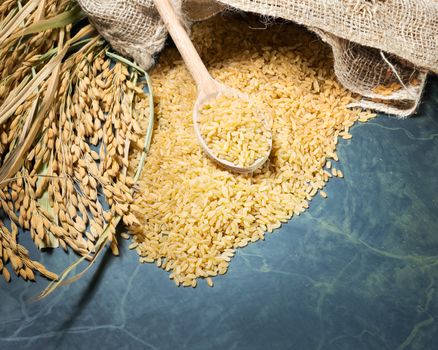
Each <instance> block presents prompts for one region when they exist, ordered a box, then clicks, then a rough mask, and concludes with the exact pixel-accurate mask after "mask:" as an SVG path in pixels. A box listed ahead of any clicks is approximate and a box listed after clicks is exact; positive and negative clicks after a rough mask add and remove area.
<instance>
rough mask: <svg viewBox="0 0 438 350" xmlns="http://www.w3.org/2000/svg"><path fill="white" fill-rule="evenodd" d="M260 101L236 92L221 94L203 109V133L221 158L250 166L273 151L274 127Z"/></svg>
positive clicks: (201, 109)
mask: <svg viewBox="0 0 438 350" xmlns="http://www.w3.org/2000/svg"><path fill="white" fill-rule="evenodd" d="M261 107H262V106H259V104H258V103H257V102H256V101H254V100H252V99H250V98H243V97H238V96H235V95H232V94H220V95H219V96H218V97H216V98H214V99H210V100H208V101H206V102H205V103H204V104H203V105H201V108H200V110H199V126H200V131H201V135H202V137H203V138H204V140H205V142H206V144H207V146H208V148H209V149H210V150H211V151H212V152H213V153H214V155H215V156H217V157H218V158H220V159H224V160H228V161H229V162H231V163H233V164H235V165H238V166H241V167H248V166H250V165H252V164H254V163H255V162H256V161H257V160H258V159H260V158H263V157H265V156H266V153H267V152H268V151H269V148H270V145H269V140H270V138H271V135H270V130H269V129H268V127H267V124H268V123H267V122H266V121H265V118H267V119H269V115H264V114H267V113H266V109H265V111H263V112H264V114H263V112H261V111H260V108H261Z"/></svg>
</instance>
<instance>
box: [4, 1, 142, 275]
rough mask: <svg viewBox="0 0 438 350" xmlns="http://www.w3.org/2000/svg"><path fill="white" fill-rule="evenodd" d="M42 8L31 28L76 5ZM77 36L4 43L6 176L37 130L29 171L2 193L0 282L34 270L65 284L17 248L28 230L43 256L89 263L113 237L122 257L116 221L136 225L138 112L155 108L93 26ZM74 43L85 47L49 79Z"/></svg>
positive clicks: (67, 32) (64, 33)
mask: <svg viewBox="0 0 438 350" xmlns="http://www.w3.org/2000/svg"><path fill="white" fill-rule="evenodd" d="M33 3H35V2H33ZM27 4H30V2H23V4H22V5H23V6H27ZM39 4H40V5H38V6H37V7H36V8H35V9H34V11H33V12H32V13H31V14H30V15H29V16H28V18H26V19H25V20H24V22H23V25H31V24H32V23H36V22H38V20H40V19H42V18H51V17H53V16H56V15H60V14H62V13H65V11H67V10H70V8H71V7H72V6H73V5H74V4H73V3H72V2H71V1H69V0H47V1H43V2H41V3H39ZM16 6H17V2H16V1H15V2H14V4H12V2H6V3H3V4H2V5H0V16H2V17H1V18H8V20H9V19H10V18H13V17H11V15H9V14H7V12H8V11H9V12H10V11H13V13H12V12H10V13H12V15H14V14H20V11H22V10H20V9H18V8H15V7H16ZM5 14H6V15H5ZM8 16H9V17H8ZM21 29H22V27H17V29H16V31H19V30H21ZM12 34H14V33H12ZM71 35H72V33H71V25H66V26H64V27H61V28H57V29H51V30H45V31H43V32H40V33H35V34H32V35H27V36H25V37H24V38H21V37H19V36H17V37H16V38H15V39H14V37H13V36H9V37H8V40H7V41H5V42H1V43H0V109H1V110H2V111H3V110H8V109H9V110H12V109H13V110H12V112H13V113H11V114H10V116H9V119H10V120H6V121H5V122H4V123H2V124H1V125H0V166H1V169H0V170H1V171H0V173H2V171H4V170H5V169H6V171H7V168H8V167H7V165H8V163H7V162H9V161H11V159H13V158H12V156H11V154H13V153H14V152H15V151H16V150H20V148H21V146H20V145H21V142H23V140H25V141H26V142H27V137H28V134H29V130H32V129H33V128H34V127H35V130H37V131H36V134H35V135H36V137H35V138H34V139H32V138H31V139H29V141H30V143H29V146H30V147H29V152H26V153H25V154H24V155H23V157H15V159H18V160H19V161H20V162H21V163H18V164H19V166H18V171H17V172H16V174H12V175H11V177H10V178H7V179H5V180H4V181H2V182H1V185H0V205H1V211H2V220H3V217H5V220H4V221H0V262H1V264H0V273H1V274H3V276H4V278H5V279H6V280H7V281H9V279H10V273H9V270H8V266H7V264H9V263H10V267H12V270H13V271H15V273H16V274H17V276H21V277H22V278H24V279H29V280H33V279H34V278H35V274H34V271H38V272H39V273H40V274H42V275H43V276H45V277H48V278H49V279H55V278H56V277H57V276H56V274H54V273H52V272H50V271H47V270H46V269H45V267H44V266H42V265H41V264H39V263H38V262H35V261H32V260H31V259H30V257H29V255H28V253H27V250H26V249H25V248H24V247H22V246H21V245H19V244H18V243H17V242H18V232H19V230H18V227H21V228H22V229H23V230H26V231H29V233H30V236H31V238H32V239H33V241H34V243H35V245H36V247H37V248H40V249H41V248H45V247H53V248H56V247H58V246H61V247H62V248H63V249H65V250H67V249H68V248H71V249H72V250H73V251H75V252H76V253H78V254H80V255H82V256H87V257H90V256H93V254H94V253H95V252H96V251H95V250H96V244H97V242H98V241H99V239H100V237H102V236H103V235H104V234H105V237H107V241H108V242H109V243H110V247H111V249H112V251H113V252H114V253H115V254H117V253H118V248H117V239H116V236H115V223H114V220H113V219H114V217H116V216H118V217H122V218H123V220H124V222H125V224H128V225H129V224H132V223H137V219H136V217H135V216H134V215H133V214H132V213H131V210H130V205H131V203H132V201H133V198H132V195H131V190H132V188H133V185H134V180H133V178H132V176H130V174H128V166H129V164H128V155H129V153H130V151H131V150H132V149H133V148H134V147H135V148H137V149H139V147H140V146H139V145H138V144H139V141H140V138H139V135H140V132H142V133H144V131H142V128H141V126H140V123H139V121H138V115H139V114H138V113H137V112H136V111H137V110H139V108H141V106H142V105H143V104H144V103H143V102H141V101H142V100H146V101H147V99H145V96H144V94H143V91H142V87H143V83H138V82H137V73H136V71H135V70H129V68H128V65H127V64H124V63H121V62H117V63H115V64H111V59H110V58H108V57H106V55H105V52H106V51H107V50H108V47H107V46H106V44H105V43H104V41H102V40H101V38H100V37H99V36H93V35H96V34H95V33H94V31H93V29H92V27H90V26H86V27H84V28H83V29H81V30H80V31H79V32H78V33H77V34H75V36H74V37H73V38H71ZM70 39H75V40H76V41H75V42H76V43H77V42H81V43H82V44H81V45H76V46H75V50H71V52H70V54H69V55H68V56H66V57H64V59H62V60H58V62H59V63H58V64H57V65H54V66H53V70H48V67H52V66H51V64H52V62H53V59H56V57H57V55H58V54H59V52H62V51H63V50H60V47H66V48H68V45H70V44H71V42H70ZM11 52H12V54H11ZM17 55H18V56H17ZM44 71H48V72H49V74H48V75H47V76H46V78H44V79H40V83H39V84H36V85H35V86H31V87H29V84H31V83H32V81H33V79H36V78H38V77H39V74H41V72H44ZM52 71H53V74H52ZM54 77H55V78H57V79H53V78H54ZM17 91H20V94H21V95H25V94H27V98H25V99H23V101H22V102H21V103H19V102H16V106H13V107H11V108H9V105H11V106H12V105H13V103H11V101H13V99H15V98H17V97H16V96H17V95H18V96H20V94H18V93H17ZM51 95H52V96H51ZM50 96H51V98H49V97H50ZM136 104H139V106H140V107H136V106H135V105H136ZM0 114H1V113H0ZM147 114H148V113H144V114H143V115H142V116H141V117H142V120H147V117H145V115H147ZM1 117H4V114H2V115H1ZM2 174H3V173H2ZM104 201H106V202H107V203H108V205H109V208H108V209H107V208H105V207H104V205H103V203H104Z"/></svg>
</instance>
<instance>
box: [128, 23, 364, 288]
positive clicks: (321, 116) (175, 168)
mask: <svg viewBox="0 0 438 350" xmlns="http://www.w3.org/2000/svg"><path fill="white" fill-rule="evenodd" d="M193 40H194V42H195V44H196V45H197V47H198V50H199V51H200V53H201V55H202V57H203V59H204V61H205V62H206V63H207V66H208V69H209V71H210V72H211V73H212V75H213V76H214V77H215V78H216V79H218V80H219V81H221V82H223V83H224V84H226V85H229V86H231V87H233V88H235V89H237V90H240V91H243V92H245V93H247V94H251V95H253V96H255V97H256V98H257V99H258V100H259V101H260V102H262V103H263V104H264V105H265V106H267V108H272V110H273V111H274V115H273V122H272V141H273V147H272V153H271V156H270V158H269V160H268V161H267V163H265V165H264V166H263V167H262V168H261V169H259V170H258V171H257V172H256V173H254V174H253V175H242V174H234V173H230V172H228V171H226V170H224V169H222V168H220V167H219V166H217V165H216V164H215V163H214V162H212V161H211V160H209V159H208V158H207V157H205V155H204V154H203V152H202V150H201V149H200V147H199V145H198V143H197V140H196V137H195V133H194V130H193V124H192V118H191V115H192V109H193V104H194V101H195V98H196V89H195V86H194V84H193V81H192V78H191V77H190V75H189V73H188V71H187V70H186V68H185V66H184V64H183V62H182V61H181V59H180V57H179V55H178V54H177V52H176V50H175V49H174V48H167V49H166V50H165V51H164V52H163V53H162V55H161V57H160V61H159V64H158V66H157V67H156V68H155V69H154V71H153V72H152V79H153V84H154V91H155V112H156V117H157V121H158V123H157V127H156V130H155V133H154V137H153V143H152V147H151V149H150V152H149V155H148V158H147V161H146V165H145V171H143V174H142V177H141V181H140V185H139V188H140V191H139V193H138V195H137V197H136V198H135V202H136V204H137V206H138V207H140V209H139V212H138V213H137V216H138V219H139V221H140V223H141V224H140V225H138V226H135V227H133V229H132V233H133V237H134V240H135V242H137V243H138V246H137V247H136V250H137V252H138V253H139V255H140V256H141V260H142V261H148V262H154V261H155V262H157V261H158V262H159V263H158V265H159V266H160V267H161V268H163V269H165V270H166V271H169V272H170V278H171V279H173V280H174V281H175V283H176V284H177V285H180V284H182V285H184V286H193V285H196V283H195V282H194V281H196V280H197V279H198V278H200V277H201V278H207V281H208V284H209V285H212V281H211V280H210V279H208V278H209V277H212V276H216V275H218V274H224V273H225V272H226V271H227V268H228V265H229V262H230V260H231V259H232V257H233V256H234V254H235V250H236V249H237V248H241V247H244V246H246V245H247V244H248V243H250V242H255V241H257V240H259V239H263V238H264V234H265V232H272V231H273V230H274V229H276V228H278V227H280V226H281V224H282V223H284V222H287V221H288V220H289V219H290V218H291V217H292V216H294V215H300V213H302V212H303V211H304V210H306V209H307V208H308V207H309V201H310V200H311V199H312V197H313V196H315V195H316V194H317V193H318V192H320V193H321V195H323V196H324V195H325V192H323V191H321V190H322V189H323V188H324V186H325V185H326V183H327V181H328V180H329V178H330V173H329V172H327V171H326V170H325V169H324V168H325V164H326V162H327V160H328V159H332V160H334V161H337V160H338V157H337V155H336V144H337V139H338V136H339V134H340V133H341V132H343V131H345V130H348V128H350V127H351V126H352V125H353V124H354V123H355V122H356V121H357V120H358V119H360V120H362V121H366V120H368V119H369V118H371V117H372V114H370V113H368V112H361V111H359V110H349V109H348V108H347V105H348V104H349V103H350V102H352V101H353V97H352V96H351V94H350V93H349V92H348V91H347V90H345V89H344V88H343V87H341V86H340V84H339V83H338V82H337V81H336V79H335V75H334V73H333V69H332V60H331V58H330V57H331V53H330V50H329V49H328V48H327V47H326V46H324V45H323V44H322V43H321V41H319V40H317V38H316V37H315V36H313V35H312V34H310V33H308V32H306V31H305V30H304V29H302V28H299V27H296V26H294V25H291V24H282V25H272V26H270V27H269V28H268V29H266V30H252V29H251V28H250V25H249V24H248V23H245V22H243V21H242V20H235V19H229V18H228V19H226V18H223V17H217V18H214V19H210V20H208V21H205V22H202V23H200V24H198V25H196V26H195V27H194V28H193ZM328 164H330V163H328ZM328 167H330V165H329V166H328ZM297 234H299V233H297Z"/></svg>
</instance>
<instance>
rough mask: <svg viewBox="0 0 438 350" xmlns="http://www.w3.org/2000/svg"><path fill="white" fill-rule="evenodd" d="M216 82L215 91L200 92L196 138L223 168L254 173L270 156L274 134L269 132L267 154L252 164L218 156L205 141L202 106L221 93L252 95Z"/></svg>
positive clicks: (197, 104)
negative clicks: (202, 130) (201, 117)
mask: <svg viewBox="0 0 438 350" xmlns="http://www.w3.org/2000/svg"><path fill="white" fill-rule="evenodd" d="M214 84H215V85H216V87H217V88H216V91H213V92H211V91H210V93H208V94H202V93H200V94H199V95H198V98H197V100H196V103H195V106H194V108H193V126H194V129H195V134H196V138H197V140H198V143H199V145H200V146H201V148H202V149H203V151H204V152H205V154H206V155H207V156H208V157H209V158H210V159H211V160H213V161H215V162H216V163H218V164H219V165H221V166H222V167H223V168H225V169H227V170H229V171H232V172H236V173H240V174H245V173H252V172H254V171H255V170H257V169H259V168H260V167H261V166H262V165H263V164H264V163H265V162H266V161H267V160H268V158H269V155H270V153H271V150H272V134H271V133H269V136H270V137H269V138H268V139H267V143H268V148H267V151H266V152H265V154H264V155H263V156H262V157H259V158H257V159H256V160H255V161H254V162H253V163H252V164H250V165H248V166H240V165H237V164H235V163H233V162H231V161H229V160H226V159H222V158H220V157H218V156H217V155H216V154H215V152H214V151H213V150H212V149H211V148H210V147H209V146H208V144H207V142H205V139H204V137H203V136H202V133H201V129H200V121H199V119H200V109H201V107H202V106H203V105H204V104H205V103H207V102H209V101H211V100H214V99H216V98H218V97H219V96H221V95H226V96H234V97H237V98H239V99H242V100H244V99H245V100H250V99H251V96H249V95H247V94H245V93H243V92H241V91H238V90H235V89H232V88H230V87H228V86H226V85H223V84H221V83H219V82H217V81H214ZM263 122H264V124H265V127H266V129H267V130H270V127H269V125H268V122H267V120H266V119H265V118H263Z"/></svg>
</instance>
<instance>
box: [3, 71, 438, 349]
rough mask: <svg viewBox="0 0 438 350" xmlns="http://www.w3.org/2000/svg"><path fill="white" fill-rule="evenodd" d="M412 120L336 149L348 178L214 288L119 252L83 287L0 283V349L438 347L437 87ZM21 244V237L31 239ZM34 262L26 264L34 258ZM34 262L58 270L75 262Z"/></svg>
mask: <svg viewBox="0 0 438 350" xmlns="http://www.w3.org/2000/svg"><path fill="white" fill-rule="evenodd" d="M430 80H431V81H430V82H429V85H428V92H427V94H426V96H425V100H424V103H423V105H422V107H421V108H420V110H419V112H418V114H417V116H416V117H413V118H411V119H408V120H398V119H395V118H391V117H386V116H381V117H379V118H377V119H376V120H373V121H371V122H369V123H367V124H360V125H358V126H355V127H354V128H353V129H352V133H353V136H354V137H353V139H352V140H348V141H343V142H341V144H340V146H339V156H340V159H341V161H340V166H339V167H340V169H342V171H343V172H344V174H345V179H344V180H341V179H335V180H331V181H330V183H329V184H328V186H327V193H328V195H329V198H328V199H327V200H323V199H322V198H319V197H318V198H315V199H314V200H313V201H312V203H311V206H310V209H309V210H308V211H307V212H306V213H304V214H303V215H301V216H300V217H297V218H294V219H293V220H292V221H291V222H290V223H288V224H287V225H284V226H283V227H282V228H281V229H279V230H277V231H275V233H273V234H271V235H268V236H267V238H266V240H265V241H264V242H258V243H255V244H252V245H250V246H248V247H246V248H245V249H243V250H240V251H238V253H237V255H236V257H235V259H234V260H233V261H232V263H231V267H230V270H229V272H228V273H227V274H226V275H224V276H220V277H218V278H216V279H215V287H214V288H209V287H207V286H206V284H205V283H200V285H199V286H198V287H197V288H196V289H192V288H176V287H175V285H174V283H173V282H172V281H170V280H169V279H168V274H167V273H166V272H164V271H162V270H160V269H158V268H156V267H155V266H154V265H140V264H139V263H138V262H137V259H138V257H137V255H136V253H135V252H131V251H129V250H128V249H127V244H126V243H125V244H124V246H123V247H122V249H121V257H118V258H116V257H112V256H111V255H110V254H106V255H104V256H103V257H102V258H101V259H100V260H99V263H98V264H96V266H94V267H93V269H92V271H91V272H90V273H88V274H87V275H86V277H85V278H83V279H82V280H80V281H79V282H77V283H75V284H73V285H70V286H68V287H65V288H62V289H60V290H58V291H56V292H55V293H54V294H53V295H52V296H50V297H49V298H47V299H45V300H43V301H41V302H37V303H28V302H27V300H28V299H29V298H31V297H33V296H35V295H36V294H37V293H38V292H39V291H41V289H43V288H44V286H45V285H46V284H47V281H45V280H43V279H41V278H40V279H39V280H38V282H37V283H27V284H26V283H24V282H22V281H21V280H17V279H14V280H13V282H12V283H11V284H9V285H6V284H5V283H4V282H3V281H1V282H0V311H1V312H0V349H2V350H7V349H14V350H17V349H160V350H161V349H163V350H167V349H177V350H179V349H190V350H209V349H230V350H231V349H239V350H244V349H248V350H258V349H298V350H308V349H321V350H322V349H324V350H337V349H344V350H361V349H363V350H373V349H390V350H392V349H399V350H403V349H421V350H425V349H426V350H428V349H438V290H437V287H438V285H437V283H438V79H437V78H434V79H430ZM26 239H28V238H26ZM38 254H39V253H37V252H35V251H34V252H33V256H34V257H37V256H38ZM41 259H42V261H43V262H44V263H45V264H47V265H48V266H49V267H51V269H52V270H54V271H57V272H59V271H61V270H62V269H63V267H65V266H66V264H67V263H69V262H71V261H73V260H74V259H75V256H74V255H72V254H70V255H66V254H64V253H63V252H61V251H55V252H52V253H47V254H43V255H42V256H41Z"/></svg>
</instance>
